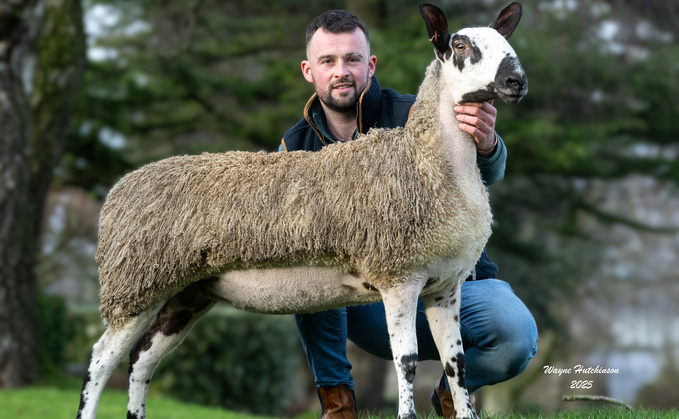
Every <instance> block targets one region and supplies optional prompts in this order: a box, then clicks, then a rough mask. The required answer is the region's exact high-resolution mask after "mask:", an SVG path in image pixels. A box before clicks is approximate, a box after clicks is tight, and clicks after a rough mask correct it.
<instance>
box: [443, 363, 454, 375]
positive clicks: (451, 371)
mask: <svg viewBox="0 0 679 419" xmlns="http://www.w3.org/2000/svg"><path fill="white" fill-rule="evenodd" d="M443 370H444V371H445V372H446V375H447V376H448V377H450V378H455V368H453V366H452V365H451V364H450V362H446V366H445V367H444V368H443Z"/></svg>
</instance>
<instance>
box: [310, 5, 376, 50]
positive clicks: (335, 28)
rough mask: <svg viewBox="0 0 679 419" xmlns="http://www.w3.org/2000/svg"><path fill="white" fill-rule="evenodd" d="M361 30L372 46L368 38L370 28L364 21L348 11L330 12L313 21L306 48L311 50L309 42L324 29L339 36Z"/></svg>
mask: <svg viewBox="0 0 679 419" xmlns="http://www.w3.org/2000/svg"><path fill="white" fill-rule="evenodd" d="M356 28H359V29H360V30H361V31H363V34H364V35H365V40H366V41H367V42H368V46H370V36H368V27H367V26H366V25H365V23H363V21H362V20H361V19H360V18H359V17H358V16H356V15H354V14H353V13H350V12H347V11H346V10H328V11H327V12H325V13H323V14H322V15H320V16H318V17H317V18H316V19H314V20H312V21H311V23H310V24H309V26H308V27H307V29H306V47H307V48H309V42H311V38H312V37H313V36H314V34H315V33H316V31H317V30H318V29H323V30H325V31H326V32H330V33H334V34H338V33H348V32H353V31H355V30H356Z"/></svg>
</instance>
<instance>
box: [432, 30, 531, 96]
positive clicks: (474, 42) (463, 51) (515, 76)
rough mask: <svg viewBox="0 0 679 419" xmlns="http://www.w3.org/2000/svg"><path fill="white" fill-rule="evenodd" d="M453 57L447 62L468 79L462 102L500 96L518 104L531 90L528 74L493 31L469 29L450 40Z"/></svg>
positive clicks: (452, 70)
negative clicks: (529, 89)
mask: <svg viewBox="0 0 679 419" xmlns="http://www.w3.org/2000/svg"><path fill="white" fill-rule="evenodd" d="M450 50H451V54H449V55H448V57H449V58H447V59H446V60H445V61H444V64H446V66H449V67H452V68H450V70H451V72H453V73H458V74H455V75H453V76H454V77H455V78H456V79H458V80H465V81H466V83H465V89H464V90H465V92H464V93H463V94H461V96H460V97H459V98H456V100H459V101H460V102H484V101H488V100H492V99H495V98H496V97H499V98H500V99H502V100H503V101H505V102H512V103H516V102H518V101H520V100H521V98H522V97H523V96H524V95H525V94H526V92H527V91H528V83H527V79H526V73H525V71H524V70H523V67H521V63H520V62H519V58H518V57H517V56H516V53H515V52H514V49H513V48H512V47H511V46H510V45H509V43H508V42H507V41H506V40H505V38H504V37H503V36H502V35H500V33H499V32H497V31H496V30H495V29H492V28H466V29H462V30H461V31H459V32H457V33H456V34H454V35H452V36H451V37H450Z"/></svg>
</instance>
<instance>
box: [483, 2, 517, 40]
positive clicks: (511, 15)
mask: <svg viewBox="0 0 679 419" xmlns="http://www.w3.org/2000/svg"><path fill="white" fill-rule="evenodd" d="M519 20H521V5H520V4H519V3H516V2H514V3H512V4H510V5H509V6H507V7H505V8H504V9H503V10H502V11H501V12H500V15H499V16H498V17H497V19H495V22H493V23H492V24H491V25H490V27H491V28H493V29H495V30H496V31H498V32H500V35H502V36H504V37H505V39H507V38H509V36H510V35H511V34H512V33H513V32H514V29H516V26H517V25H518V24H519Z"/></svg>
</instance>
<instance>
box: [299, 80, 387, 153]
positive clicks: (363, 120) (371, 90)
mask: <svg viewBox="0 0 679 419" xmlns="http://www.w3.org/2000/svg"><path fill="white" fill-rule="evenodd" d="M379 104H380V85H379V83H377V79H376V78H375V76H373V77H371V78H370V80H368V85H367V86H366V87H365V89H363V92H362V93H361V95H360V96H359V98H358V103H356V107H357V112H356V126H357V127H358V130H357V133H358V132H360V133H363V134H365V133H366V132H368V129H370V127H371V126H373V125H374V122H375V119H376V118H377V115H379ZM304 119H306V121H307V122H308V123H309V125H310V126H311V128H312V129H313V130H314V132H315V133H316V135H317V136H318V138H319V139H320V140H321V142H322V143H323V145H327V144H328V143H334V142H337V139H336V138H335V137H334V136H333V135H332V134H331V133H330V131H328V129H327V122H326V119H325V112H323V107H322V106H321V101H320V100H319V99H318V94H316V93H314V94H313V96H311V98H310V99H309V101H308V102H307V104H306V106H304ZM357 133H354V138H355V137H356V135H357Z"/></svg>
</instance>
